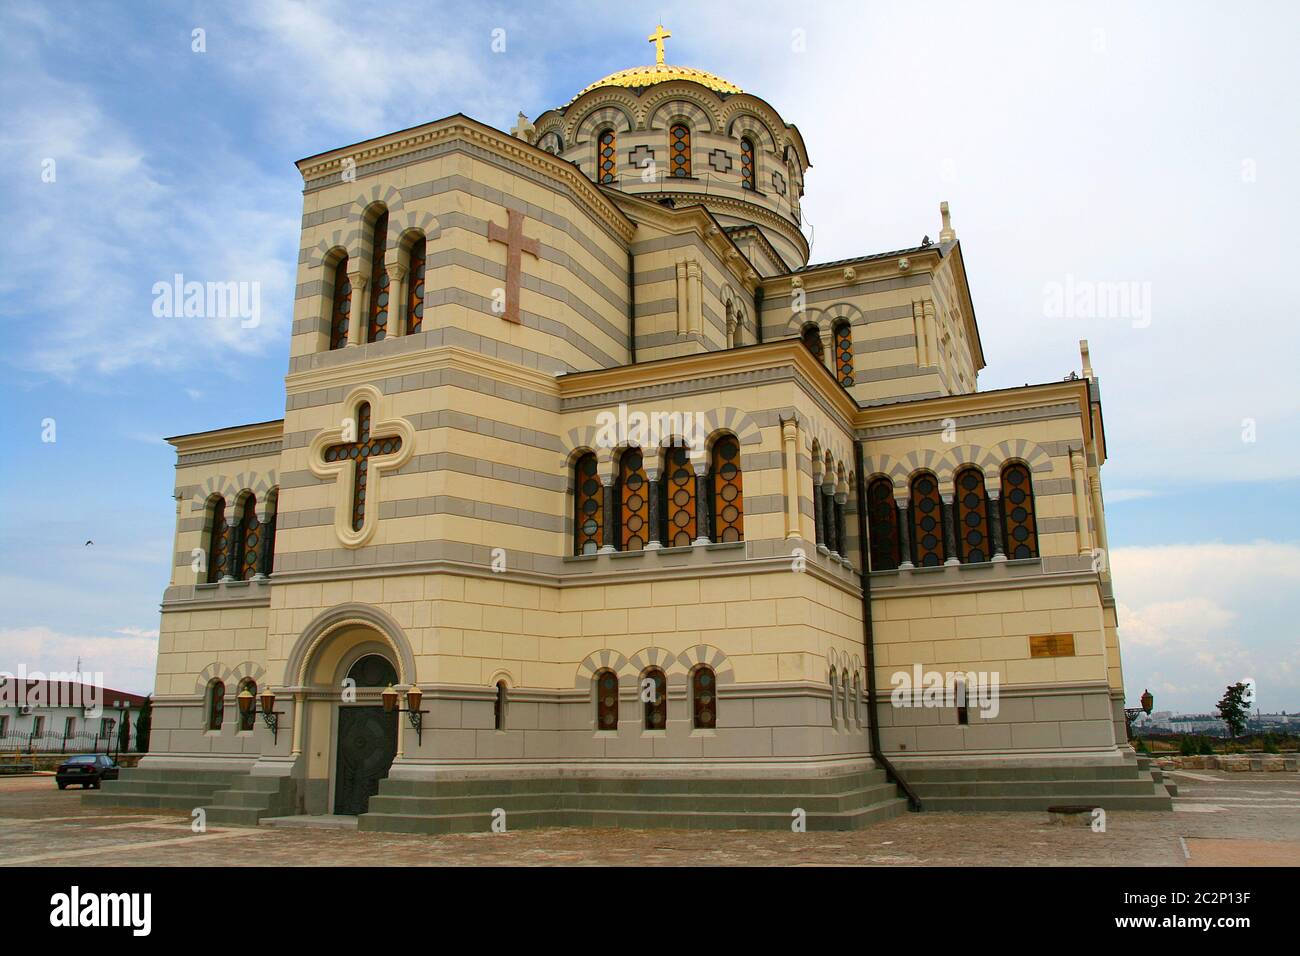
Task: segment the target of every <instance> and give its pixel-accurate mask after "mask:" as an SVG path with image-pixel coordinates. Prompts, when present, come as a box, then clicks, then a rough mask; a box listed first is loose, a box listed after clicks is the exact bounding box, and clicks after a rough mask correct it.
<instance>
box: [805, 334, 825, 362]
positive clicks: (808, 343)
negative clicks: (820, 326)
mask: <svg viewBox="0 0 1300 956" xmlns="http://www.w3.org/2000/svg"><path fill="white" fill-rule="evenodd" d="M800 338H801V339H803V344H804V346H805V347H806V348H807V349H808V351H809V352H811V353H812V354H813V358H815V359H817V361H819V362H824V361H826V351H825V349H823V348H822V334H821V333H820V332H818V331H817V326H815V325H809V326H808V327H807V328H805V329H804V330H803V335H801V336H800Z"/></svg>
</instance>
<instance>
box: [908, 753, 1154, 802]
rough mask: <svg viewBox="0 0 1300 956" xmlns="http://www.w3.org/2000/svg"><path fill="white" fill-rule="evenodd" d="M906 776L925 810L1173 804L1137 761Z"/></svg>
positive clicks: (919, 771)
mask: <svg viewBox="0 0 1300 956" xmlns="http://www.w3.org/2000/svg"><path fill="white" fill-rule="evenodd" d="M905 776H906V779H907V782H908V783H909V784H911V786H912V789H913V790H915V791H916V793H917V796H919V797H920V798H921V802H922V804H923V805H924V807H925V809H926V810H938V811H945V810H967V811H972V810H973V811H1003V810H1046V809H1047V807H1049V806H1053V805H1056V804H1085V805H1088V806H1096V807H1102V808H1104V809H1107V810H1172V809H1173V800H1172V799H1171V797H1170V792H1169V790H1168V788H1167V786H1166V784H1165V783H1164V782H1163V780H1161V779H1159V778H1157V777H1156V775H1155V773H1153V771H1152V769H1151V768H1150V767H1143V766H1142V762H1141V760H1139V761H1138V762H1136V763H1126V764H1117V765H1106V766H1099V767H1086V766H1072V765H1061V766H1046V767H1044V766H1037V767H987V768H985V767H981V768H962V767H954V768H945V767H928V768H924V769H917V770H911V771H905Z"/></svg>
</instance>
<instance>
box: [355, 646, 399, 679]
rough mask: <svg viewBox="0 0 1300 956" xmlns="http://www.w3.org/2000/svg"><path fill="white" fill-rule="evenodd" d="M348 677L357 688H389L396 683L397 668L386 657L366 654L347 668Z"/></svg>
mask: <svg viewBox="0 0 1300 956" xmlns="http://www.w3.org/2000/svg"><path fill="white" fill-rule="evenodd" d="M348 677H349V678H350V679H351V680H353V681H354V682H355V686H357V687H391V686H392V685H393V684H396V683H397V668H395V667H393V665H392V663H391V662H390V661H389V660H388V658H386V657H383V656H381V655H379V654H367V655H366V656H365V657H362V658H359V659H358V660H357V662H356V663H355V664H353V665H352V666H351V667H350V668H348Z"/></svg>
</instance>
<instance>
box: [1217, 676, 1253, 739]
mask: <svg viewBox="0 0 1300 956" xmlns="http://www.w3.org/2000/svg"><path fill="white" fill-rule="evenodd" d="M1245 696H1246V685H1245V684H1243V683H1241V682H1240V681H1238V682H1237V683H1235V684H1229V685H1228V689H1227V691H1226V692H1225V693H1224V695H1223V699H1222V700H1220V701H1219V716H1220V717H1222V718H1223V722H1224V723H1225V724H1227V725H1228V733H1230V734H1232V736H1234V737H1239V736H1241V732H1242V731H1243V730H1245V729H1246V716H1247V715H1246V711H1248V710H1250V704H1249V703H1247V702H1246V700H1245Z"/></svg>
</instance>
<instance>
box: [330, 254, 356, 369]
mask: <svg viewBox="0 0 1300 956" xmlns="http://www.w3.org/2000/svg"><path fill="white" fill-rule="evenodd" d="M351 315H352V280H350V279H349V278H348V257H347V256H341V257H340V258H339V261H338V263H337V264H336V265H335V266H334V297H333V300H332V302H331V304H330V349H331V351H332V350H334V349H341V348H343V347H344V346H345V345H347V344H348V320H349V318H350V317H351Z"/></svg>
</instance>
